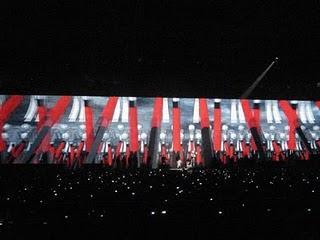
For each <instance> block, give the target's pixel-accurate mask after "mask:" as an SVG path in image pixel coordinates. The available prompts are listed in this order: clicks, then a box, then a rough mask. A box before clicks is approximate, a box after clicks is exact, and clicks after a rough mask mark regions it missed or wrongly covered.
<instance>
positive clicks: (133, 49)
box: [0, 0, 320, 99]
mask: <svg viewBox="0 0 320 240" xmlns="http://www.w3.org/2000/svg"><path fill="white" fill-rule="evenodd" d="M1 5H2V6H1V8H0V9H1V10H0V24H1V36H0V43H1V44H0V50H1V54H0V55H1V56H0V60H1V61H0V92H1V93H5V94H9V93H10V94H12V93H23V94H73V95H77V94H79V95H80V94H81V95H135V96H157V95H160V96H181V97H195V96H206V97H223V98H238V97H239V96H240V95H241V94H242V93H243V92H244V91H245V90H246V89H247V88H248V87H249V86H250V85H251V84H252V83H253V81H254V80H255V79H256V78H257V77H258V76H259V75H260V74H261V73H262V72H263V70H264V69H265V68H266V67H267V66H268V65H269V64H270V63H271V61H272V60H273V59H274V58H275V57H279V59H280V60H279V62H278V63H277V64H276V65H275V66H274V67H273V68H272V69H271V70H270V71H269V73H268V74H267V75H266V77H265V78H264V79H263V80H262V82H261V83H260V84H259V85H258V87H257V88H256V89H255V91H254V92H253V93H252V95H251V96H250V97H251V98H262V99H263V98H274V99H281V98H288V99H317V98H319V97H318V96H319V92H320V91H319V90H320V78H319V75H320V74H319V73H320V71H319V69H320V55H319V50H320V49H319V43H320V31H319V29H320V11H319V10H320V3H319V1H296V0H293V1H287V0H278V1H230V0H215V1H189V0H184V1H169V0H162V1H158V0H157V1H147V0H132V1H101V2H100V1H97V2H91V3H86V4H84V3H82V1H77V2H74V3H72V4H71V3H69V2H68V1H57V0H52V1H24V2H21V1H20V2H15V1H7V3H1Z"/></svg>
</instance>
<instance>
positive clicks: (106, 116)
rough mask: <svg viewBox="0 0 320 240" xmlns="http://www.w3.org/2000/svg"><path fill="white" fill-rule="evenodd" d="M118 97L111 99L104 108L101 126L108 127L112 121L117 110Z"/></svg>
mask: <svg viewBox="0 0 320 240" xmlns="http://www.w3.org/2000/svg"><path fill="white" fill-rule="evenodd" d="M117 102H118V97H109V100H108V103H107V104H106V106H105V107H104V109H103V111H102V114H101V117H102V121H101V126H102V127H107V126H108V125H109V123H110V122H111V120H112V116H113V113H114V109H115V108H116V105H117Z"/></svg>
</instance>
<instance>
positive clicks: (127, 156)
mask: <svg viewBox="0 0 320 240" xmlns="http://www.w3.org/2000/svg"><path fill="white" fill-rule="evenodd" d="M129 157H130V146H129V145H128V144H127V145H126V167H128V166H129Z"/></svg>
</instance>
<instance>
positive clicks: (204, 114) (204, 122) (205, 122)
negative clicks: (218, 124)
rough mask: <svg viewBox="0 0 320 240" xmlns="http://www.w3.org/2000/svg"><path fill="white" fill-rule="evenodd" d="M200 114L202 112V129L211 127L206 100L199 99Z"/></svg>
mask: <svg viewBox="0 0 320 240" xmlns="http://www.w3.org/2000/svg"><path fill="white" fill-rule="evenodd" d="M199 112H200V124H201V128H207V127H209V126H210V121H209V113H208V106H207V100H206V99H205V98H200V99H199Z"/></svg>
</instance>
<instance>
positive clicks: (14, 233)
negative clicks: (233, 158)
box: [0, 165, 320, 239]
mask: <svg viewBox="0 0 320 240" xmlns="http://www.w3.org/2000/svg"><path fill="white" fill-rule="evenodd" d="M0 187H1V192H0V234H1V235H0V237H1V239H26V238H27V237H29V238H30V239H35V238H41V239H64V238H69V239H74V238H79V237H81V238H87V239H98V238H99V239H137V238H141V239H173V238H176V237H175V236H177V237H178V239H182V238H188V239H190V238H191V239H231V238H235V239H319V238H320V228H319V223H320V170H319V169H314V168H311V167H299V168H297V167H280V166H277V167H271V166H268V167H267V166H264V167H262V166H260V167H255V168H252V167H251V168H223V169H222V168H221V169H213V170H195V171H192V172H191V171H190V172H187V171H173V170H171V171H170V170H153V171H143V170H140V171H134V172H122V171H114V170H109V169H104V168H101V167H98V168H92V167H86V168H85V169H81V170H75V171H71V170H69V169H65V168H63V167H59V166H39V165H38V166H17V165H15V166H1V168H0Z"/></svg>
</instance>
